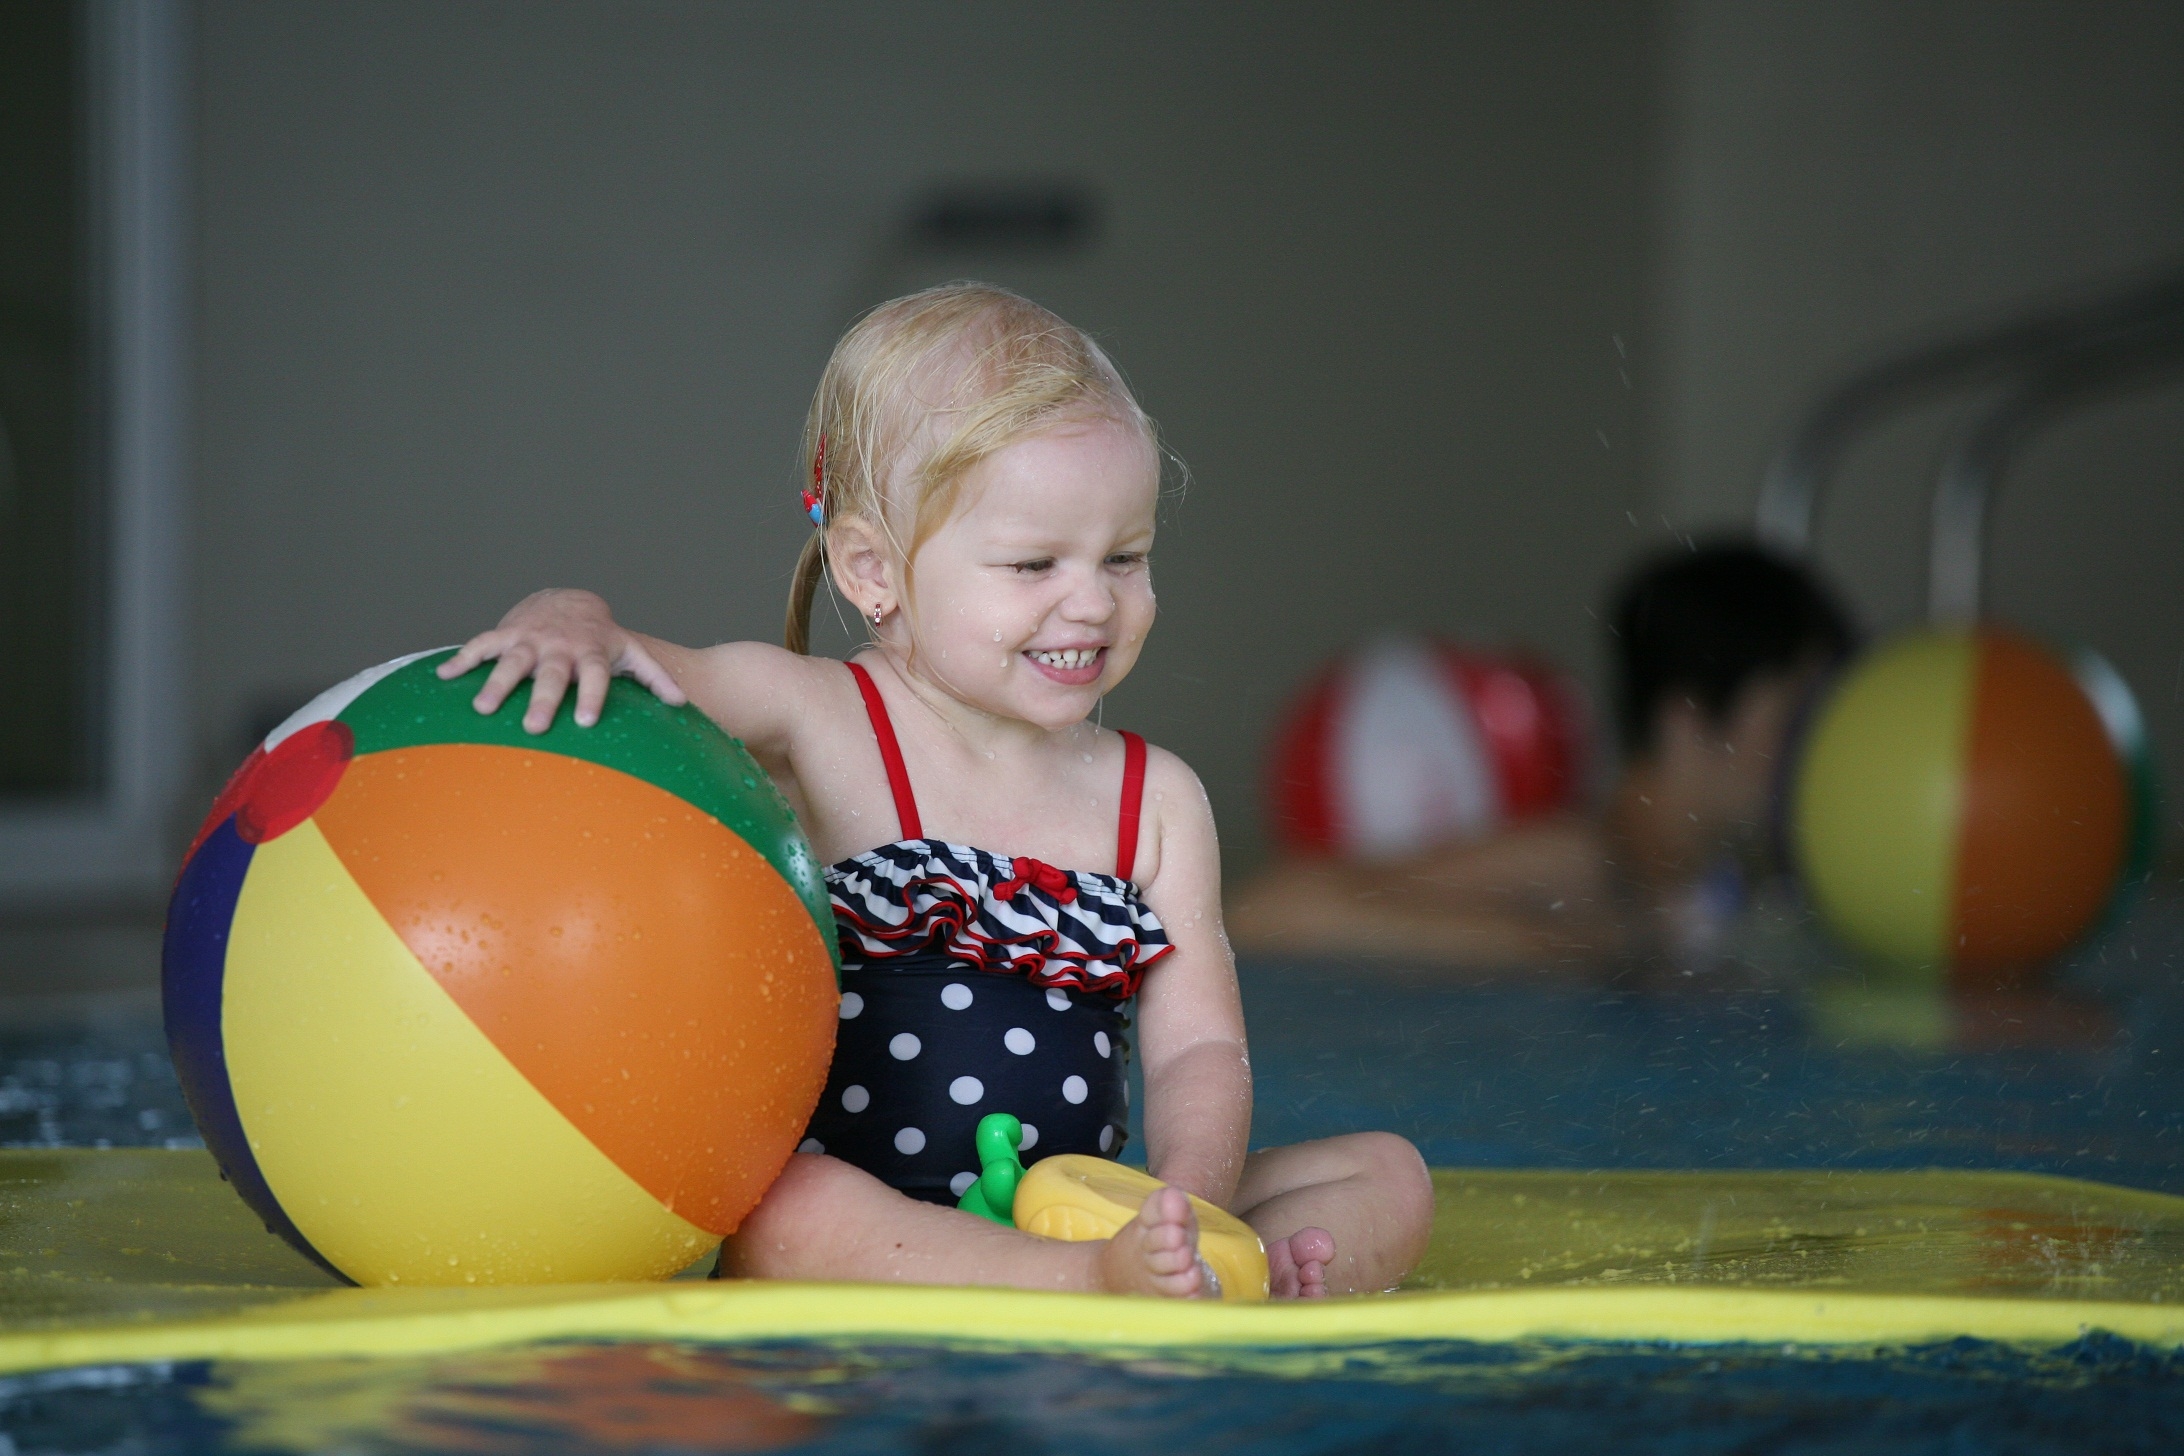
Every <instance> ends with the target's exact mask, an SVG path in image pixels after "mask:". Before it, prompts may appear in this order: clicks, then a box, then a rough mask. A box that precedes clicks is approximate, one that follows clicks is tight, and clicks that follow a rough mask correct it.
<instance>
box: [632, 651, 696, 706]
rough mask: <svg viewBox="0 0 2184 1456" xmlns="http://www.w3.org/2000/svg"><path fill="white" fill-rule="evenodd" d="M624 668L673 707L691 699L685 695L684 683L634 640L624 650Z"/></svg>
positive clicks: (657, 696) (662, 700)
mask: <svg viewBox="0 0 2184 1456" xmlns="http://www.w3.org/2000/svg"><path fill="white" fill-rule="evenodd" d="M622 670H623V671H625V672H627V673H628V674H629V675H630V676H631V677H633V678H635V679H637V681H638V682H640V683H642V684H643V685H644V686H645V687H647V688H650V689H651V690H652V695H653V696H654V697H656V698H658V699H659V700H660V701H661V702H663V703H665V704H667V705H668V706H669V707H671V708H679V707H681V706H682V705H683V704H684V703H686V702H688V701H690V700H689V699H688V698H686V697H684V696H683V690H682V684H681V683H679V682H677V681H675V679H674V678H672V677H670V676H669V675H668V671H667V669H666V668H664V667H662V666H660V664H659V663H657V662H655V661H654V660H653V658H652V654H651V653H649V652H647V651H645V650H644V648H642V647H639V646H638V645H637V644H636V643H634V642H632V643H631V644H630V645H629V646H628V647H627V648H625V649H623V652H622Z"/></svg>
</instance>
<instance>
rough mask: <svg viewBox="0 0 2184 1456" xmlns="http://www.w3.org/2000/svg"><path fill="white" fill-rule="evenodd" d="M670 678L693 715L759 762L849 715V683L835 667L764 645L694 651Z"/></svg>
mask: <svg viewBox="0 0 2184 1456" xmlns="http://www.w3.org/2000/svg"><path fill="white" fill-rule="evenodd" d="M676 677H677V680H678V681H679V682H680V683H681V685H682V690H683V692H684V693H685V694H687V695H688V696H689V698H690V701H691V702H692V703H694V704H696V705H697V707H698V709H699V711H701V712H703V713H704V714H705V715H706V716H707V717H709V718H711V719H712V720H713V721H714V722H716V723H718V724H720V726H721V727H722V728H724V729H726V730H727V731H728V732H730V733H732V734H734V735H735V736H736V737H738V738H741V739H743V740H744V741H745V742H746V743H747V744H749V745H750V746H751V747H752V748H753V749H754V750H758V751H760V752H761V756H762V758H763V757H765V756H766V755H767V754H769V753H785V752H787V751H788V749H789V747H790V745H791V744H792V743H793V742H794V741H796V740H797V739H798V738H799V737H800V736H801V735H802V734H803V733H805V732H807V731H809V729H810V728H811V727H812V725H814V724H820V723H826V722H831V721H834V720H836V719H838V718H840V717H842V716H843V715H844V714H846V713H850V712H854V711H856V704H857V687H856V682H855V679H853V678H852V677H851V676H850V675H849V672H848V670H847V669H846V668H845V667H844V666H843V665H842V664H841V663H840V662H837V661H835V660H834V659H833V658H830V657H806V656H803V655H801V654H799V653H794V652H790V651H789V650H788V649H786V648H783V647H776V646H774V645H773V644H772V643H770V642H722V643H720V644H718V645H716V646H713V647H704V648H699V649H698V650H696V651H694V652H691V653H689V654H688V656H687V657H686V658H685V659H684V660H683V662H682V663H680V664H678V671H677V672H676Z"/></svg>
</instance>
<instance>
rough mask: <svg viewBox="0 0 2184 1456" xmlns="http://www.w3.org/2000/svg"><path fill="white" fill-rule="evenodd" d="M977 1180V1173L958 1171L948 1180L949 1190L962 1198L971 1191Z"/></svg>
mask: <svg viewBox="0 0 2184 1456" xmlns="http://www.w3.org/2000/svg"><path fill="white" fill-rule="evenodd" d="M977 1181H978V1175H977V1174H976V1173H958V1174H956V1175H955V1176H954V1177H953V1178H950V1179H949V1180H948V1191H949V1192H950V1193H953V1194H954V1195H955V1196H956V1197H958V1198H961V1197H962V1196H963V1195H964V1194H965V1193H967V1192H969V1191H970V1187H971V1185H972V1184H973V1183H976V1182H977Z"/></svg>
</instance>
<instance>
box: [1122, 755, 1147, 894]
mask: <svg viewBox="0 0 2184 1456" xmlns="http://www.w3.org/2000/svg"><path fill="white" fill-rule="evenodd" d="M1144 802H1145V740H1144V739H1142V738H1140V737H1138V736H1137V735H1136V734H1135V733H1132V732H1130V731H1129V730H1128V729H1124V730H1123V734H1122V813H1121V815H1120V816H1119V817H1118V818H1117V821H1116V824H1115V878H1116V879H1118V880H1127V879H1129V878H1130V872H1131V871H1132V870H1134V869H1136V868H1137V827H1138V810H1139V809H1140V808H1141V807H1143V805H1144Z"/></svg>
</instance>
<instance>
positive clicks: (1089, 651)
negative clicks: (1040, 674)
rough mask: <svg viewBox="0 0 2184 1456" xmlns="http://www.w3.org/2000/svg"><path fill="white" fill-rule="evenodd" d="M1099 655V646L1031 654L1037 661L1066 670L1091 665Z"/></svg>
mask: <svg viewBox="0 0 2184 1456" xmlns="http://www.w3.org/2000/svg"><path fill="white" fill-rule="evenodd" d="M1099 655H1100V650H1099V649H1098V648H1097V647H1072V648H1070V649H1069V650H1067V651H1066V652H1034V653H1032V654H1031V656H1032V658H1033V659H1034V660H1035V661H1039V662H1043V663H1045V664H1046V665H1047V666H1048V667H1059V668H1063V669H1065V670H1066V669H1069V668H1078V667H1090V666H1091V665H1092V664H1093V662H1094V661H1096V660H1097V659H1098V657H1099Z"/></svg>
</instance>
